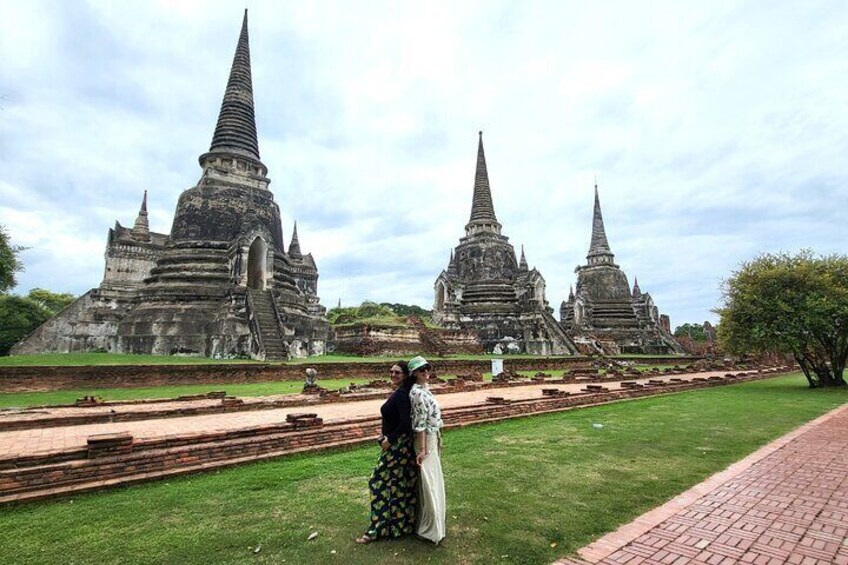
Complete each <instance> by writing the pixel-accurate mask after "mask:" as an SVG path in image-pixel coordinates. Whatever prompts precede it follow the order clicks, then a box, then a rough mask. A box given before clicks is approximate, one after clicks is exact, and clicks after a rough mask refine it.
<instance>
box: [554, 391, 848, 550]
mask: <svg viewBox="0 0 848 565" xmlns="http://www.w3.org/2000/svg"><path fill="white" fill-rule="evenodd" d="M578 553H579V555H580V557H579V558H573V559H572V558H566V559H561V560H559V561H557V562H556V564H557V565H586V564H587V563H602V564H609V565H624V564H626V565H638V564H646V565H647V564H669V565H670V564H674V565H683V564H686V563H690V564H693V565H696V564H710V565H730V564H732V563H750V564H754V565H777V564H780V563H792V564H802V565H819V564H821V565H824V564H838V565H848V406H843V407H842V408H839V409H837V410H834V411H832V412H830V413H828V414H825V415H824V416H822V417H820V418H818V419H816V420H814V421H812V422H810V423H808V424H806V425H804V426H802V427H800V428H798V429H797V430H795V431H794V432H791V433H789V434H787V435H785V436H783V437H782V438H780V439H778V440H776V441H774V442H772V443H770V444H769V445H767V446H765V447H763V448H762V449H760V450H759V451H757V452H755V453H753V454H752V455H750V456H748V457H746V458H745V459H743V460H742V461H739V462H738V463H736V464H734V465H732V466H730V467H729V468H728V469H726V470H725V471H722V472H721V473H718V474H716V475H713V476H712V477H710V478H709V479H707V480H706V481H704V482H703V483H701V484H699V485H697V486H695V487H693V488H691V489H690V490H688V491H686V492H685V493H683V494H681V495H680V496H678V497H676V498H674V499H672V500H671V501H669V502H668V503H666V504H664V505H663V506H660V507H659V508H656V509H654V510H652V511H650V512H648V513H646V514H644V515H642V516H640V517H639V518H637V519H636V520H634V521H633V522H631V523H630V524H626V525H624V526H622V527H621V528H619V529H618V530H617V531H615V532H613V533H611V534H609V535H607V536H605V537H603V538H601V539H599V540H597V541H596V542H594V543H592V544H590V545H588V546H586V547H584V548H583V549H581V550H580V551H579V552H578Z"/></svg>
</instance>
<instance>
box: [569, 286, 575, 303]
mask: <svg viewBox="0 0 848 565" xmlns="http://www.w3.org/2000/svg"><path fill="white" fill-rule="evenodd" d="M568 301H569V302H574V287H573V286H571V285H569V286H568Z"/></svg>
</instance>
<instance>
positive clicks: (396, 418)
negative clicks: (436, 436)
mask: <svg viewBox="0 0 848 565" xmlns="http://www.w3.org/2000/svg"><path fill="white" fill-rule="evenodd" d="M380 415H381V416H382V417H383V435H384V436H386V438H387V439H388V440H389V443H391V444H394V443H395V440H397V438H398V436H400V435H402V434H409V436H410V437H412V403H411V402H410V400H409V388H407V387H403V386H402V387H400V388H399V389H397V390H396V391H394V392H393V393H392V395H391V396H390V397H389V399H388V400H386V402H385V403H383V405H382V406H380Z"/></svg>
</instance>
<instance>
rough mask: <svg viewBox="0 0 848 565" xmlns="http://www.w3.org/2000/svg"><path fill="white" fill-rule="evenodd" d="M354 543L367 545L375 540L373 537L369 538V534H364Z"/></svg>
mask: <svg viewBox="0 0 848 565" xmlns="http://www.w3.org/2000/svg"><path fill="white" fill-rule="evenodd" d="M354 541H355V542H356V543H361V544H363V545H364V544H366V543H371V542H372V541H374V538H372V537H371V536H369V535H368V534H362V535H361V536H359V537H358V538H356V539H355V540H354Z"/></svg>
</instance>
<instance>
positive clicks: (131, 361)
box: [0, 353, 570, 367]
mask: <svg viewBox="0 0 848 565" xmlns="http://www.w3.org/2000/svg"><path fill="white" fill-rule="evenodd" d="M562 357H563V358H570V357H567V356H562ZM402 358H403V359H406V358H405V357H402ZM538 358H539V356H538V355H448V356H446V357H434V358H432V359H431V360H432V361H433V362H434V363H438V362H439V360H440V359H463V360H488V359H507V360H509V359H538ZM551 358H557V357H556V356H554V357H551ZM397 360H398V357H397V356H389V357H356V356H353V355H335V354H332V355H319V356H317V357H306V358H303V359H292V360H291V361H286V362H282V361H280V362H274V363H284V364H288V365H304V364H306V365H309V364H320V363H387V362H388V363H391V362H392V361H397ZM221 363H264V362H263V361H253V360H251V359H209V358H207V357H179V356H164V355H131V354H123V353H44V354H41V355H14V356H5V357H0V367H30V366H72V365H217V364H221ZM270 364H273V363H270Z"/></svg>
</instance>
